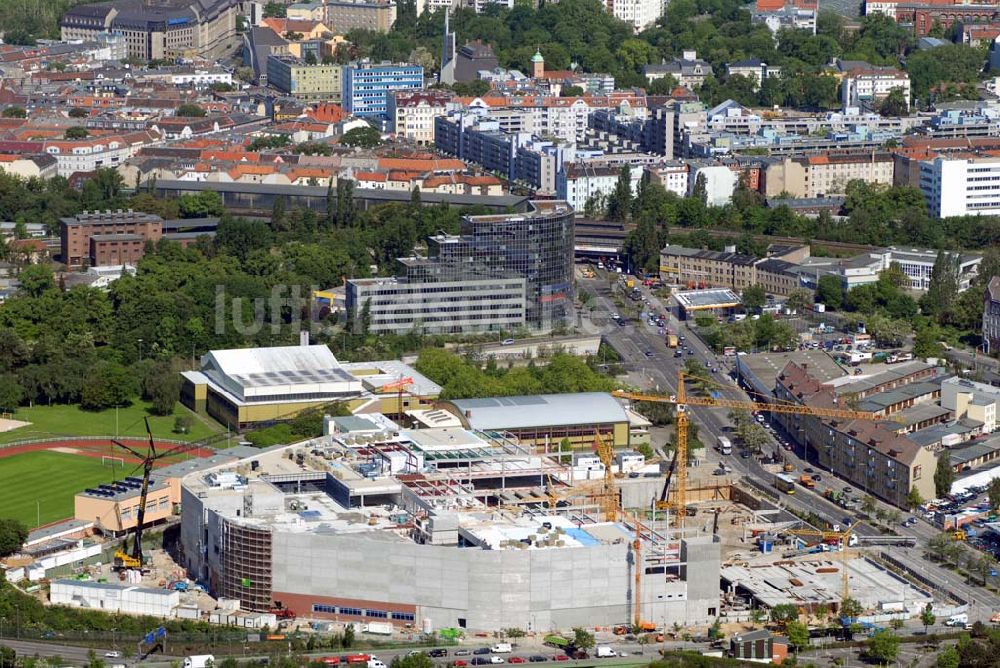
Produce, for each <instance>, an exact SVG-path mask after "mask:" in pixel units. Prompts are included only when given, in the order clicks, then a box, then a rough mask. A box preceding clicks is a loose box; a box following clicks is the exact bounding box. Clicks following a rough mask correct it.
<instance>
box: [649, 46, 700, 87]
mask: <svg viewBox="0 0 1000 668" xmlns="http://www.w3.org/2000/svg"><path fill="white" fill-rule="evenodd" d="M642 73H643V75H645V77H646V80H647V81H649V83H653V82H654V81H656V80H657V79H662V78H663V77H665V76H668V75H669V76H672V77H673V78H675V79H676V80H677V83H679V84H680V85H681V86H685V87H687V88H691V89H694V88H697V87H699V86H701V85H702V84H703V83H705V79H706V77H709V76H711V75H712V66H711V65H709V64H708V62H706V61H704V60H701V59H700V58H698V52H697V51H684V52H682V54H681V57H680V58H674V59H673V60H672V61H670V62H663V63H660V64H652V65H646V66H645V67H644V68H643V69H642Z"/></svg>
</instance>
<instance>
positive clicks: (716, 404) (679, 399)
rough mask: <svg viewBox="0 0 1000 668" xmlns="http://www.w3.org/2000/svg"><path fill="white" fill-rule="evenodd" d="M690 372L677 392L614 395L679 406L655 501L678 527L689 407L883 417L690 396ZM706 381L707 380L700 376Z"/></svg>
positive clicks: (684, 500) (683, 512)
mask: <svg viewBox="0 0 1000 668" xmlns="http://www.w3.org/2000/svg"><path fill="white" fill-rule="evenodd" d="M689 377H691V376H690V374H687V373H685V372H684V371H680V372H679V373H678V374H677V394H671V395H664V394H647V393H644V392H627V391H625V390H616V391H614V392H612V393H611V394H612V395H614V396H616V397H618V398H621V399H628V400H630V401H650V402H658V403H667V404H673V405H674V406H676V412H677V415H676V418H675V420H676V432H677V439H676V440H677V443H676V444H675V445H676V448H675V453H674V466H673V472H672V474H671V475H668V477H667V480H666V484H665V485H664V490H663V494H662V495H661V496H660V500H659V501H657V502H656V507H657V508H658V509H666V508H673V509H674V521H675V523H676V526H677V527H678V528H681V527H682V526H683V524H684V517H685V515H686V514H687V465H688V463H687V460H688V426H689V424H690V416H689V415H688V410H687V408H688V406H705V407H707V408H730V409H733V410H745V411H750V412H755V411H767V412H770V413H791V414H798V415H815V416H817V417H830V418H844V419H848V420H881V419H884V418H882V417H881V416H878V415H876V414H875V413H869V412H865V411H854V410H849V409H842V408H818V407H814V406H804V405H801V404H792V403H766V402H761V401H742V400H737V399H726V398H723V397H692V396H688V394H687V390H686V387H685V385H686V382H687V379H688V378H689ZM701 380H704V379H701ZM671 481H673V482H674V497H673V500H672V501H671V500H668V498H669V497H668V489H667V486H669V484H670V482H671Z"/></svg>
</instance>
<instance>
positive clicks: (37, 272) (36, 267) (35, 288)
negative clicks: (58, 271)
mask: <svg viewBox="0 0 1000 668" xmlns="http://www.w3.org/2000/svg"><path fill="white" fill-rule="evenodd" d="M17 280H18V282H20V284H21V291H22V292H23V293H25V294H26V295H28V296H29V297H40V296H42V295H43V294H44V293H46V292H48V291H49V290H54V289H55V287H56V279H55V276H54V275H53V274H52V268H51V267H49V266H48V265H44V264H33V265H31V266H30V267H26V268H25V269H24V270H23V271H22V272H21V273H20V274H19V275H18V277H17Z"/></svg>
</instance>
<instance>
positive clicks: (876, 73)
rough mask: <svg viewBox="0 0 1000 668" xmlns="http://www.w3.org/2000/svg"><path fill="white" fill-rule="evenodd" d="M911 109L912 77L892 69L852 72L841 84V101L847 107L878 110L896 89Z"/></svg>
mask: <svg viewBox="0 0 1000 668" xmlns="http://www.w3.org/2000/svg"><path fill="white" fill-rule="evenodd" d="M897 88H898V89H900V90H901V91H902V93H903V99H904V100H906V108H907V109H909V108H910V75H908V74H906V73H905V72H901V71H900V70H897V69H895V68H892V67H878V68H872V69H864V70H852V71H850V72H847V73H846V74H845V75H844V78H843V79H841V82H840V99H841V101H842V102H843V103H844V106H845V107H861V106H867V107H869V108H877V107H878V105H879V104H880V103H881V102H882V100H884V99H885V98H887V97H888V96H889V93H891V92H892V91H894V90H896V89H897Z"/></svg>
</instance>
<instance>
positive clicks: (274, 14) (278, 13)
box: [264, 2, 288, 19]
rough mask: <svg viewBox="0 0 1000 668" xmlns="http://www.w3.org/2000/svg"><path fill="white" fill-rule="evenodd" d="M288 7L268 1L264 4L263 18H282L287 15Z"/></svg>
mask: <svg viewBox="0 0 1000 668" xmlns="http://www.w3.org/2000/svg"><path fill="white" fill-rule="evenodd" d="M287 11H288V8H287V6H286V5H283V4H281V3H279V2H269V3H267V4H266V5H264V18H275V19H283V18H285V16H286V15H287Z"/></svg>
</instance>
